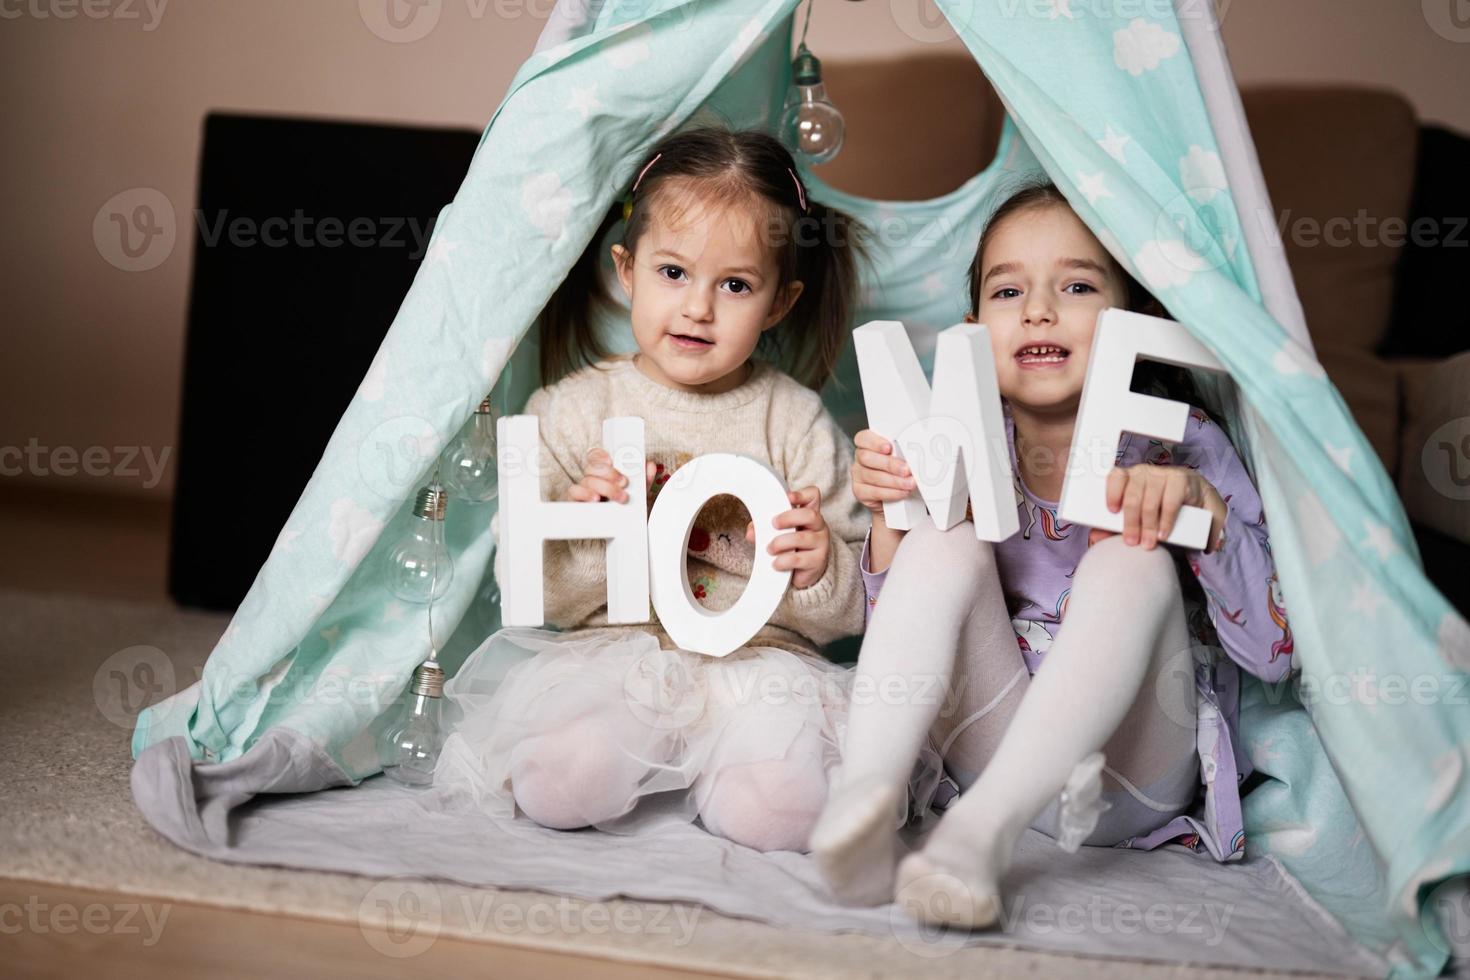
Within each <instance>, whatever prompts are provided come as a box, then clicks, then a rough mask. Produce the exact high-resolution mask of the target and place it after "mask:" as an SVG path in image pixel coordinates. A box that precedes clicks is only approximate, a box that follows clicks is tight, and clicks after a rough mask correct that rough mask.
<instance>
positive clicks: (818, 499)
mask: <svg viewBox="0 0 1470 980" xmlns="http://www.w3.org/2000/svg"><path fill="white" fill-rule="evenodd" d="M786 497H787V499H788V500H790V501H791V503H792V506H795V507H810V508H811V509H812V510H817V511H820V510H821V509H822V491H821V490H819V489H817V488H816V487H802V488H801V489H800V490H790V491H788V492H787V494H786Z"/></svg>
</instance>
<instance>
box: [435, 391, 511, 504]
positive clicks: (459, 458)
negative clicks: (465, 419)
mask: <svg viewBox="0 0 1470 980" xmlns="http://www.w3.org/2000/svg"><path fill="white" fill-rule="evenodd" d="M495 455H496V448H495V413H494V411H493V410H492V409H491V408H490V399H489V398H486V399H485V400H484V401H482V402H480V407H479V408H477V409H475V414H474V416H473V417H472V418H471V420H470V424H469V426H468V427H467V428H466V429H465V431H464V432H462V433H460V434H459V435H458V436H456V437H455V439H454V441H453V442H451V443H450V444H449V445H448V446H446V447H445V448H444V455H443V457H442V459H443V465H444V471H443V472H444V488H445V489H446V490H448V491H449V493H450V495H451V496H454V497H458V498H459V499H460V500H468V501H470V502H471V503H477V504H483V503H486V502H488V501H491V500H494V499H495V495H496V492H497V490H498V483H497V480H498V477H499V473H498V471H497V469H496V459H495Z"/></svg>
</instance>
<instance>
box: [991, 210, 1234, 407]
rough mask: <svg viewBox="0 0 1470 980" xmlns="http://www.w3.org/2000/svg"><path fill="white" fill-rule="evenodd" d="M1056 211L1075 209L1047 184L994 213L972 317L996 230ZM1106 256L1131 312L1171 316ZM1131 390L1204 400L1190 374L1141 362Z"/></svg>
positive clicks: (1197, 402)
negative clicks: (1028, 214)
mask: <svg viewBox="0 0 1470 980" xmlns="http://www.w3.org/2000/svg"><path fill="white" fill-rule="evenodd" d="M1054 207H1062V208H1066V209H1067V210H1069V211H1070V210H1071V209H1072V205H1071V203H1070V202H1068V201H1067V198H1066V197H1065V196H1064V195H1063V194H1062V192H1061V191H1060V190H1058V189H1057V185H1056V184H1053V183H1050V182H1046V183H1040V184H1033V185H1031V186H1028V187H1024V188H1022V189H1021V190H1019V191H1017V192H1016V193H1014V194H1012V195H1011V196H1010V197H1008V198H1006V199H1005V201H1003V202H1002V203H1001V205H1000V207H998V208H996V209H995V212H994V213H993V214H992V215H991V216H990V220H989V221H987V222H986V223H985V231H983V232H982V233H981V235H980V244H979V245H978V246H977V247H976V249H975V259H974V261H972V262H971V263H970V274H969V278H968V280H967V282H968V285H969V292H970V312H971V313H972V314H974V315H975V316H977V317H978V316H979V315H980V286H981V280H982V276H983V269H982V268H981V266H982V264H983V263H984V261H985V246H986V245H988V244H989V243H990V241H991V240H992V239H993V238H994V237H995V231H996V229H997V228H999V227H1000V226H1001V223H1002V222H1004V221H1007V220H1009V219H1011V218H1013V217H1015V216H1016V215H1018V214H1021V213H1023V212H1026V211H1036V210H1042V209H1045V208H1054ZM1103 254H1104V255H1106V256H1107V261H1108V264H1109V265H1110V266H1111V267H1112V269H1113V271H1114V273H1115V274H1116V275H1117V276H1118V278H1119V280H1120V281H1121V282H1122V283H1123V284H1124V290H1125V292H1126V293H1127V297H1128V298H1127V301H1126V302H1127V309H1128V310H1129V311H1131V312H1133V313H1143V314H1146V315H1148V316H1157V317H1167V316H1168V315H1169V312H1168V311H1167V310H1166V309H1165V308H1164V304H1163V303H1160V302H1159V301H1158V300H1157V299H1155V298H1154V296H1153V294H1151V293H1150V292H1149V291H1148V290H1147V289H1144V288H1143V286H1142V285H1141V284H1140V283H1139V282H1138V280H1137V279H1134V278H1133V277H1132V276H1131V275H1129V274H1128V270H1127V269H1124V268H1123V267H1122V266H1121V265H1119V264H1118V260H1117V259H1115V258H1113V256H1112V253H1110V252H1109V251H1108V250H1107V249H1103ZM1130 387H1131V388H1133V389H1134V390H1136V391H1141V392H1144V393H1145V394H1151V395H1158V396H1160V397H1165V398H1173V399H1176V400H1178V401H1182V402H1187V403H1189V404H1190V405H1195V406H1200V407H1203V399H1202V397H1201V395H1200V392H1199V389H1198V387H1197V386H1196V385H1195V383H1194V379H1193V378H1192V377H1191V376H1190V374H1189V371H1187V370H1186V369H1184V368H1181V367H1176V366H1175V365H1173V364H1163V363H1160V362H1159V361H1149V360H1139V362H1138V364H1137V365H1136V366H1135V367H1134V369H1133V383H1132V384H1131V385H1130ZM1210 414H1211V415H1212V416H1213V415H1216V414H1217V413H1215V412H1211V413H1210Z"/></svg>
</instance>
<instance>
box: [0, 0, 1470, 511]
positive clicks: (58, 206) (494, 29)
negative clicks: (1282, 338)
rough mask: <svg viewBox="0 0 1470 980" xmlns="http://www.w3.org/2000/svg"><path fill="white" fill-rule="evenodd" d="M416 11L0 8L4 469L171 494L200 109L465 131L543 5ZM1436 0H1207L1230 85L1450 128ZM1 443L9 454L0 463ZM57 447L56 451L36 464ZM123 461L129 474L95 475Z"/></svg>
mask: <svg viewBox="0 0 1470 980" xmlns="http://www.w3.org/2000/svg"><path fill="white" fill-rule="evenodd" d="M431 2H432V0H431ZM438 2H439V3H440V4H441V5H442V6H441V7H440V10H439V16H438V20H437V22H436V23H435V26H434V28H433V29H432V30H431V31H429V32H428V34H427V35H426V36H424V37H423V38H421V39H419V40H415V41H411V42H406V43H403V42H395V41H390V40H385V39H384V38H383V37H380V36H379V35H378V34H375V33H374V31H373V30H372V29H370V27H369V19H370V18H371V15H369V17H368V18H365V17H364V15H363V14H362V13H361V10H362V9H366V10H369V11H371V10H373V9H377V10H379V11H381V9H382V3H383V0H361V2H360V3H359V2H356V0H173V2H164V0H85V3H84V0H0V81H3V82H4V91H5V93H6V98H5V99H4V100H0V140H3V141H4V144H3V145H4V149H3V161H4V163H3V167H4V170H3V179H0V214H3V215H4V218H5V225H4V231H5V234H4V235H3V236H0V297H3V307H0V466H3V467H5V468H6V470H7V472H13V469H14V468H15V467H16V464H17V462H19V463H20V468H21V469H22V471H23V472H22V474H21V475H20V476H19V477H7V479H16V480H46V481H60V482H61V483H62V484H63V485H66V486H77V487H80V486H95V487H97V488H100V489H104V490H109V491H121V492H138V493H147V494H150V495H155V496H166V495H167V494H169V493H170V491H171V487H172V478H171V473H169V472H165V474H164V476H163V478H162V479H161V480H159V479H156V478H155V477H153V476H150V466H151V467H153V468H156V467H157V465H158V461H159V460H160V459H163V458H164V457H163V454H164V453H165V452H167V451H169V449H168V447H170V446H171V445H172V443H173V441H174V437H175V431H176V428H177V414H178V387H179V375H180V364H181V358H182V343H183V330H184V313H185V303H186V299H187V296H186V289H187V281H188V274H189V254H188V253H189V241H190V239H189V237H188V236H189V232H190V227H189V223H188V220H189V219H188V212H189V209H190V208H191V207H192V203H193V201H194V197H195V167H196V161H197V157H198V152H199V137H200V132H201V123H202V119H203V117H204V114H205V113H206V112H208V111H209V110H211V109H228V110H233V111H258V112H264V113H275V114H293V115H306V116H322V117H332V118H346V119H361V120H373V121H398V122H414V123H432V124H446V125H460V126H465V127H469V128H472V129H476V130H478V129H480V128H481V127H482V126H483V125H484V122H485V121H486V120H487V119H488V118H489V116H490V113H491V112H493V111H494V109H495V106H496V105H497V104H498V102H499V100H500V96H501V95H502V93H503V92H504V90H505V88H506V86H507V84H508V83H509V81H510V79H511V77H512V75H514V73H515V70H516V68H517V67H518V65H519V63H520V61H521V60H522V59H524V57H525V56H526V55H528V54H529V53H530V50H531V47H532V45H533V44H534V42H535V38H536V36H537V34H538V33H539V31H540V29H541V27H542V25H543V24H544V22H545V17H546V13H547V11H548V10H549V7H550V3H549V0H438ZM1014 2H1018V3H1032V2H1036V0H1014ZM1129 2H1135V3H1139V2H1155V0H1072V7H1073V8H1074V10H1080V11H1082V15H1084V16H1086V15H1088V12H1089V11H1093V10H1097V9H1099V7H1100V5H1104V4H1114V5H1117V4H1126V3H1129ZM1454 2H1455V0H1425V3H1424V5H1423V9H1421V4H1420V3H1418V2H1415V0H1220V6H1221V8H1222V9H1223V14H1224V16H1223V20H1224V30H1225V37H1226V42H1227V44H1228V46H1229V49H1230V54H1231V57H1232V59H1233V62H1234V64H1235V68H1236V74H1237V78H1238V80H1239V81H1240V82H1241V83H1242V84H1250V83H1252V82H1257V81H1309V80H1310V81H1316V80H1322V81H1358V82H1367V83H1372V84H1380V85H1388V86H1392V87H1395V88H1398V89H1400V90H1402V91H1404V92H1405V93H1407V94H1408V95H1409V96H1410V98H1411V99H1412V100H1413V101H1414V103H1415V105H1416V106H1418V108H1419V110H1420V112H1421V114H1422V115H1423V116H1425V117H1426V118H1429V119H1434V120H1440V121H1446V122H1449V123H1451V124H1453V125H1456V126H1458V127H1459V128H1461V129H1465V130H1470V94H1467V93H1470V26H1467V28H1466V29H1464V30H1463V31H1460V32H1459V33H1458V34H1457V33H1456V31H1455V29H1454V25H1453V23H1452V22H1451V21H1449V20H1448V14H1447V11H1448V10H1449V8H1450V4H1452V3H1454ZM1435 4H1439V5H1440V6H1442V7H1444V8H1445V11H1446V13H1445V14H1444V16H1443V17H1442V18H1440V20H1442V21H1443V22H1442V23H1439V22H1438V21H1437V22H1436V23H1437V24H1438V26H1439V28H1440V31H1441V33H1436V31H1435V30H1434V29H1432V28H1431V26H1430V23H1429V20H1430V19H1431V15H1434V11H1435V10H1436V9H1437V8H1435V6H1434V5H1435ZM1426 10H1427V11H1428V13H1426V12H1425V11H1426ZM88 11H90V13H91V16H89V14H88ZM68 13H71V14H73V16H71V17H70V18H69V19H68V18H65V17H64V16H62V15H65V14H68ZM99 14H101V15H104V16H96V15H99ZM379 16H381V14H379ZM419 23H424V22H423V21H420V22H419ZM382 33H384V34H389V35H391V33H392V32H391V31H387V30H383V31H382ZM1449 38H1454V40H1451V39H1449ZM810 40H811V42H812V46H813V47H814V48H815V49H816V50H817V52H818V53H819V54H820V55H821V56H822V57H824V58H840V57H857V58H867V57H875V58H876V57H883V56H884V55H885V54H889V53H892V52H896V51H903V50H908V51H913V50H916V49H923V48H932V47H934V46H936V45H937V46H940V47H956V46H957V44H958V42H956V41H954V40H953V38H952V32H949V31H948V30H947V29H946V28H945V27H944V26H943V24H942V22H940V21H939V20H938V19H937V18H936V15H935V13H934V11H933V8H932V6H929V5H928V4H927V3H924V2H921V0H864V2H862V3H849V2H847V0H820V2H818V4H817V9H816V11H815V13H814V16H813V21H812V28H811V36H810ZM150 191H151V192H153V193H152V194H150ZM118 194H125V195H127V196H126V197H125V198H124V199H123V200H124V202H125V204H126V209H127V210H128V211H129V212H131V211H132V210H133V208H134V207H135V206H137V205H138V204H143V203H148V202H149V199H150V197H151V198H152V199H153V200H154V201H155V202H157V200H158V198H159V197H160V196H161V198H163V199H166V201H167V202H168V204H171V206H172V207H173V209H174V210H175V212H176V214H177V215H178V216H179V219H180V220H179V225H178V227H179V232H180V236H179V238H178V240H177V241H176V242H175V244H174V246H173V247H172V249H171V250H169V249H167V248H166V247H164V246H163V244H162V243H163V242H164V241H165V240H164V239H160V244H159V246H157V247H155V248H153V249H150V250H148V251H145V252H144V253H143V259H144V260H147V259H149V258H159V257H162V258H163V260H162V261H161V262H160V263H159V264H157V265H156V267H155V268H151V269H148V270H145V271H125V270H123V269H120V268H118V267H116V265H114V264H112V263H111V262H109V258H111V259H112V260H113V261H115V262H118V263H122V264H124V265H126V264H128V261H129V260H128V259H127V258H126V256H124V255H123V254H122V253H121V252H120V251H119V244H118V241H117V236H116V234H115V233H114V234H113V235H112V236H111V238H109V236H108V235H107V234H105V232H106V230H107V229H105V228H104V229H103V232H104V233H103V234H101V235H98V236H94V220H95V219H96V218H97V217H98V214H99V212H100V211H101V210H102V209H103V207H104V205H105V204H107V203H108V202H109V201H110V200H111V199H113V198H114V196H115V195H118ZM99 241H100V242H102V244H101V245H99V244H98V242H99ZM164 256H166V257H164ZM94 446H96V447H102V449H101V450H98V451H94V452H93V453H92V454H91V456H90V457H87V459H88V461H89V465H90V467H91V468H92V469H94V470H103V471H107V474H108V475H104V476H99V477H94V478H87V477H85V476H80V475H79V476H72V477H62V476H58V475H56V474H55V472H54V471H55V470H57V469H68V468H77V469H80V468H81V466H80V461H81V459H82V458H83V457H82V455H81V454H82V453H84V452H85V451H86V450H87V449H88V448H89V447H94ZM7 447H15V448H19V449H21V450H22V451H23V455H22V456H21V457H20V458H19V460H17V457H16V456H15V454H14V453H13V452H11V453H10V454H8V455H4V453H5V450H6V448H7ZM59 447H70V450H71V452H72V453H74V454H76V457H75V458H73V457H72V456H70V455H67V453H66V452H65V451H63V452H62V454H60V455H56V454H55V450H56V449H58V448H59ZM134 447H141V448H142V449H143V450H144V451H143V452H135V451H134ZM130 460H131V468H132V469H133V470H136V471H137V475H133V476H129V475H126V474H122V473H118V472H116V471H118V470H121V469H123V468H124V466H126V465H127V464H128V463H129V461H130ZM150 460H151V461H152V462H151V463H150ZM43 471H47V473H49V475H43ZM148 484H153V485H151V486H149V485H148Z"/></svg>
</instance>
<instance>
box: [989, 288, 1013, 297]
mask: <svg viewBox="0 0 1470 980" xmlns="http://www.w3.org/2000/svg"><path fill="white" fill-rule="evenodd" d="M1020 295H1021V291H1020V290H1019V289H1017V288H1016V287H1015V286H1003V287H1001V288H1000V289H997V290H996V291H995V292H994V293H992V294H991V295H990V298H991V299H1015V298H1016V297H1017V296H1020Z"/></svg>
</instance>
